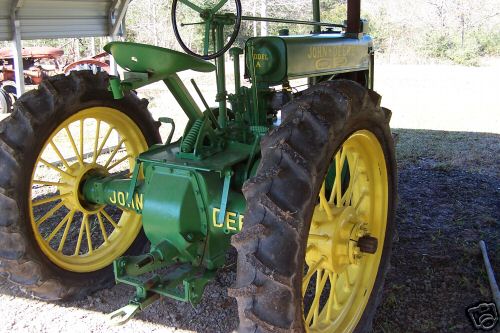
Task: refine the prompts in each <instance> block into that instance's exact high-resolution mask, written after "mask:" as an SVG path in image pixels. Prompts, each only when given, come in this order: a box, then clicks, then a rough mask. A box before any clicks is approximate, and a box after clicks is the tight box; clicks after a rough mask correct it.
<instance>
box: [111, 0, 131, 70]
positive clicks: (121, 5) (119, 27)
mask: <svg viewBox="0 0 500 333" xmlns="http://www.w3.org/2000/svg"><path fill="white" fill-rule="evenodd" d="M129 4H130V0H114V1H113V3H112V4H111V7H110V10H109V38H110V39H111V41H112V42H114V41H115V40H116V37H117V36H118V35H123V19H124V17H125V13H126V12H127V8H128V5H129ZM109 72H110V74H111V75H118V67H117V65H116V61H115V59H114V58H113V56H112V55H110V56H109Z"/></svg>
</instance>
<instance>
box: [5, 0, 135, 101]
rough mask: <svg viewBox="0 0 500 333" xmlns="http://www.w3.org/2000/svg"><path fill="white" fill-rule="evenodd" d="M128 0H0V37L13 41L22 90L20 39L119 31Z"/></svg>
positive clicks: (115, 34)
mask: <svg viewBox="0 0 500 333" xmlns="http://www.w3.org/2000/svg"><path fill="white" fill-rule="evenodd" d="M129 3H130V0H0V41H6V40H10V41H12V47H13V49H14V55H15V58H14V65H15V68H16V85H17V89H18V90H17V91H18V92H21V93H22V92H24V80H23V79H20V78H22V77H23V67H22V63H23V62H22V58H21V47H22V46H21V40H23V39H46V38H79V37H98V36H109V37H111V38H115V37H116V36H118V35H120V33H121V27H122V21H123V17H124V16H125V12H126V10H127V7H128V5H129Z"/></svg>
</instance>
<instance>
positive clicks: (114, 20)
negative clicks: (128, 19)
mask: <svg viewBox="0 0 500 333" xmlns="http://www.w3.org/2000/svg"><path fill="white" fill-rule="evenodd" d="M118 2H119V6H118V7H117V5H118ZM129 4H130V0H121V1H117V0H115V1H113V4H112V5H111V8H110V11H111V13H110V19H111V28H110V32H109V35H110V36H111V37H115V36H117V35H118V33H119V31H120V28H121V27H122V23H123V18H124V17H125V13H126V12H127V8H128V5H129Z"/></svg>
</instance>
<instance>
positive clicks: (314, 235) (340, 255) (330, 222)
mask: <svg viewBox="0 0 500 333" xmlns="http://www.w3.org/2000/svg"><path fill="white" fill-rule="evenodd" d="M331 213H332V216H330V217H329V216H328V215H327V212H326V211H325V210H322V209H321V208H320V207H317V208H316V212H315V214H314V218H313V221H312V223H311V228H310V233H309V239H308V243H307V251H306V263H307V265H309V266H312V265H313V264H314V263H318V262H320V264H319V267H320V268H322V269H326V270H328V271H330V272H334V273H338V274H340V273H342V272H344V271H345V270H346V269H347V267H348V266H349V265H353V264H355V265H357V264H359V263H360V260H361V259H362V257H363V255H364V253H365V252H366V251H365V252H363V251H361V249H360V248H359V246H358V241H359V240H360V239H362V238H363V237H367V235H368V228H367V224H366V223H364V222H363V221H362V219H361V218H360V217H359V216H358V215H357V214H356V210H355V209H354V208H353V207H351V206H348V207H331Z"/></svg>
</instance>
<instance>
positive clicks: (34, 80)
mask: <svg viewBox="0 0 500 333" xmlns="http://www.w3.org/2000/svg"><path fill="white" fill-rule="evenodd" d="M63 55H64V51H63V50H62V49H60V48H56V47H49V46H35V47H24V48H23V50H22V57H23V67H24V83H25V84H26V85H39V84H40V83H41V82H42V80H44V79H45V78H47V77H50V76H54V75H56V74H61V73H64V74H68V73H69V72H71V71H73V70H92V71H93V72H94V73H97V72H100V71H106V72H109V59H108V58H106V57H107V53H100V54H97V55H95V56H93V57H90V58H84V59H81V60H78V61H75V62H71V63H70V64H68V65H65V64H64V63H63V62H62V61H61V57H62V56H63ZM17 97H18V93H17V89H16V84H15V68H14V54H13V52H12V50H11V49H10V48H3V49H0V113H10V112H11V111H12V106H13V104H14V102H15V101H16V99H17Z"/></svg>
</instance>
